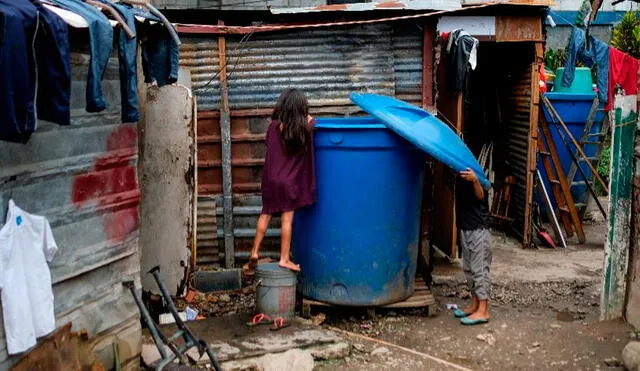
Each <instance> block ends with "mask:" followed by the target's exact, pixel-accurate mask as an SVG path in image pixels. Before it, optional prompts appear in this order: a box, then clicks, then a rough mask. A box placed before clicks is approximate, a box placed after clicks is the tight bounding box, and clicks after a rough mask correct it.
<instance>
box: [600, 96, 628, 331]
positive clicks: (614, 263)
mask: <svg viewBox="0 0 640 371" xmlns="http://www.w3.org/2000/svg"><path fill="white" fill-rule="evenodd" d="M636 105H637V102H636V96H635V95H632V96H624V97H623V96H621V95H616V97H615V124H614V125H613V132H612V136H611V173H610V181H609V182H610V192H609V213H608V214H609V230H608V235H607V241H606V242H605V248H604V257H605V258H604V269H603V288H602V300H601V305H600V318H601V319H602V320H610V319H615V318H620V317H622V315H623V309H624V304H625V299H626V287H627V282H626V279H627V273H628V272H627V270H628V264H629V249H630V246H631V244H630V242H631V228H630V226H631V203H632V201H633V198H632V190H633V172H634V168H635V167H634V141H635V132H636V125H637V112H636Z"/></svg>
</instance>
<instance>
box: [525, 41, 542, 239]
mask: <svg viewBox="0 0 640 371" xmlns="http://www.w3.org/2000/svg"><path fill="white" fill-rule="evenodd" d="M535 50H536V56H535V61H534V63H533V64H532V65H531V103H530V106H529V148H528V151H527V165H528V169H527V178H526V184H525V195H524V198H525V199H524V220H523V222H524V226H523V230H522V236H523V237H522V246H523V247H528V246H529V245H530V244H531V235H532V230H533V229H532V228H531V210H532V209H533V207H532V204H533V193H534V186H535V174H536V171H537V168H538V167H537V161H536V160H537V153H538V118H539V110H540V63H542V62H543V59H544V45H543V44H542V43H541V42H537V43H536V44H535Z"/></svg>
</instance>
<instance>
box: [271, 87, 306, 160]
mask: <svg viewBox="0 0 640 371" xmlns="http://www.w3.org/2000/svg"><path fill="white" fill-rule="evenodd" d="M308 116H309V102H307V98H306V97H305V96H304V94H302V92H300V91H299V90H298V89H293V88H289V89H286V90H285V91H283V92H282V94H280V98H278V102H277V103H276V107H275V108H274V110H273V114H272V115H271V119H272V120H274V121H279V122H280V123H282V130H281V131H280V139H281V140H282V144H283V145H284V150H285V152H286V153H287V154H288V155H297V154H300V153H303V152H304V151H306V150H307V146H308V145H309V143H310V142H311V128H310V126H309V123H308V122H307V117H308Z"/></svg>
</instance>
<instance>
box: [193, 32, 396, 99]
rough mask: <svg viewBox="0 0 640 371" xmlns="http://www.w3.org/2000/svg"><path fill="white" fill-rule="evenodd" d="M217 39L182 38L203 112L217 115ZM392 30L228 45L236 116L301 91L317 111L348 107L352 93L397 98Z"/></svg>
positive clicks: (237, 40)
mask: <svg viewBox="0 0 640 371" xmlns="http://www.w3.org/2000/svg"><path fill="white" fill-rule="evenodd" d="M215 40H216V39H215V38H212V37H201V38H183V43H184V44H185V46H184V47H183V49H182V50H183V52H185V53H186V54H183V57H182V65H183V66H184V67H186V68H189V69H190V70H191V74H192V80H193V81H194V85H193V90H194V94H195V95H196V96H197V98H198V109H199V110H201V111H208V110H217V109H218V108H219V100H220V98H219V97H220V93H219V89H217V85H214V83H212V84H210V86H209V87H213V86H215V88H211V89H201V88H200V87H201V85H202V84H204V83H206V82H207V81H209V80H211V78H213V77H214V76H215V75H216V73H217V67H216V65H217V62H216V61H217V59H215V58H217V43H216V41H215ZM391 40H392V28H391V26H390V25H389V24H380V25H369V26H356V27H343V28H335V29H330V30H307V31H302V32H284V33H273V34H254V35H252V36H251V37H249V40H248V41H246V42H243V43H241V41H242V39H241V37H239V36H234V37H229V39H228V40H227V65H228V67H227V69H228V81H229V97H230V105H231V110H234V109H255V108H271V107H273V104H274V103H275V101H276V99H277V98H278V95H279V94H280V92H282V90H284V89H285V88H287V87H289V86H296V87H298V88H300V89H302V90H304V91H305V93H306V94H307V96H308V98H309V101H310V104H311V105H312V106H316V107H319V106H344V105H348V104H349V100H348V95H349V93H350V92H352V91H369V92H373V93H380V94H387V95H393V93H394V80H393V75H394V69H393V68H394V67H393V54H392V41H391ZM192 51H193V52H192Z"/></svg>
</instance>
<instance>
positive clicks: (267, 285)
mask: <svg viewBox="0 0 640 371" xmlns="http://www.w3.org/2000/svg"><path fill="white" fill-rule="evenodd" d="M256 280H257V281H258V287H257V288H256V310H257V311H258V313H263V314H266V315H268V316H269V317H271V318H273V319H275V318H277V317H282V318H284V319H291V318H293V316H294V314H295V309H296V282H297V277H296V274H295V273H294V272H292V271H290V270H289V269H285V268H282V267H280V266H279V265H278V263H268V264H260V265H258V268H257V269H256Z"/></svg>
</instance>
